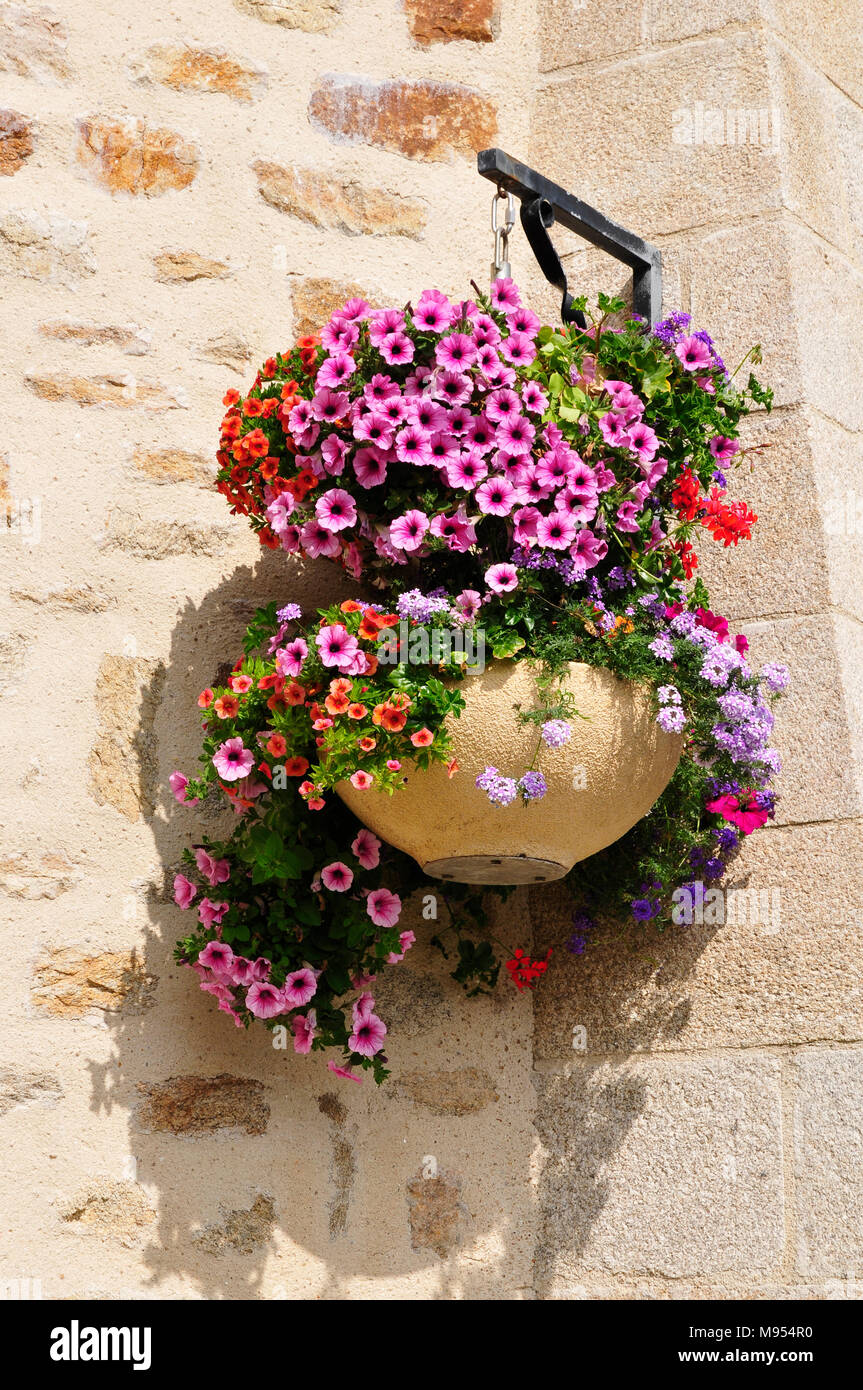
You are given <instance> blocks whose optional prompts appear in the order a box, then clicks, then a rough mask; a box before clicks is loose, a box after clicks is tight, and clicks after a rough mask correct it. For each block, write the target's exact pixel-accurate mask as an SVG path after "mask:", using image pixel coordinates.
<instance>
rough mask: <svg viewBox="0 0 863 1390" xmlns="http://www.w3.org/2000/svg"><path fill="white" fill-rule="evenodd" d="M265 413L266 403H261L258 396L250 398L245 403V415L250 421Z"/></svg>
mask: <svg viewBox="0 0 863 1390" xmlns="http://www.w3.org/2000/svg"><path fill="white" fill-rule="evenodd" d="M263 413H264V403H263V401H259V400H258V398H257V397H256V396H249V397H247V399H246V400H244V401H243V414H244V415H248V416H249V418H250V419H254V418H255V416H257V415H263Z"/></svg>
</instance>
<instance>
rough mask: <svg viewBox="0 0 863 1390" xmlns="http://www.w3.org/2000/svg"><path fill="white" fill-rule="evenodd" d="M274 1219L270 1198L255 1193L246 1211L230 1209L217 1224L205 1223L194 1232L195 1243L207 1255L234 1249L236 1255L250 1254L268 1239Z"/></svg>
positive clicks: (223, 1253) (273, 1208)
mask: <svg viewBox="0 0 863 1390" xmlns="http://www.w3.org/2000/svg"><path fill="white" fill-rule="evenodd" d="M275 1222H276V1209H275V1206H274V1205H273V1199H272V1197H265V1196H263V1195H262V1194H261V1193H258V1195H257V1197H256V1198H255V1200H254V1201H253V1203H252V1205H251V1206H250V1207H249V1208H248V1209H247V1210H243V1209H242V1208H241V1209H239V1210H237V1211H230V1212H228V1214H227V1216H226V1217H225V1220H224V1221H223V1222H221V1223H220V1224H219V1225H215V1226H208V1227H207V1228H206V1229H205V1230H203V1231H201V1233H200V1234H199V1235H196V1236H195V1244H196V1245H197V1247H198V1249H199V1250H205V1251H206V1252H207V1254H208V1255H227V1254H230V1253H231V1252H233V1251H236V1253H237V1254H238V1255H253V1254H254V1252H255V1251H256V1250H257V1249H258V1248H259V1247H260V1246H262V1245H266V1244H267V1242H268V1241H269V1240H270V1238H271V1236H272V1234H273V1227H274V1225H275Z"/></svg>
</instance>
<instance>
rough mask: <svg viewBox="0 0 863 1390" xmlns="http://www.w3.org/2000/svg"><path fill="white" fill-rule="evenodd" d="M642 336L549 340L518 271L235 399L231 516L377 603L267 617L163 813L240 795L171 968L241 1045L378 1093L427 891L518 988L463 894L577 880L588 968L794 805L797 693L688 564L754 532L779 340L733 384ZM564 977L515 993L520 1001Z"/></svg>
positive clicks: (488, 979)
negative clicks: (742, 431) (300, 1059)
mask: <svg viewBox="0 0 863 1390" xmlns="http://www.w3.org/2000/svg"><path fill="white" fill-rule="evenodd" d="M474 288H475V287H474ZM575 307H577V308H582V309H583V310H586V309H587V305H586V303H585V302H584V301H581V302H580V303H579V304H577V305H576V306H575ZM623 314H624V305H623V304H622V302H620V301H618V300H613V299H608V298H605V297H602V296H601V297H600V299H599V305H598V311H597V312H596V313H595V314H594V315H592V316H591V317H590V326H589V327H588V328H587V329H584V330H582V329H579V328H573V327H571V328H568V329H566V330H554V329H552V328H549V327H541V325H540V322H539V320H538V319H537V317H536V316H535V315H534V314H533V313H531V311H530V310H529V309H528V308H526V307H525V306H523V305H522V304H521V301H520V296H519V293H518V290H517V288H516V286H515V285H514V284H513V282H512V281H511V280H498V281H496V282H495V284H494V285H493V286H492V289H491V293H490V295H489V296H484V295H483V294H481V293H480V291H479V290H476V298H475V299H474V300H467V301H462V302H455V303H451V302H450V301H449V300H448V299H447V298H446V297H445V296H444V295H443V294H441V293H440V292H438V291H426V292H424V293H423V294H422V295H421V296H420V298H419V299H418V300H417V302H416V304H415V305H411V304H409V305H407V306H405V308H404V309H385V310H371V309H370V308H369V306H368V304H366V303H365V302H364V301H362V300H352V301H351V302H349V303H348V304H346V305H345V306H344V308H343V309H342V310H341V311H339V312H338V313H336V314H335V315H334V316H333V317H332V319H331V320H330V322H329V323H328V324H326V325H325V326H324V327H323V329H322V331H321V334H320V337H317V336H316V337H308V338H304V339H300V341H299V343H298V344H297V346H296V347H295V348H293V349H291V350H290V351H288V352H286V353H284V354H278V355H276V356H275V357H272V358H269V359H268V360H267V361H266V362H265V363H264V366H263V368H262V369H261V371H260V372H259V374H258V376H257V377H256V379H255V382H254V384H253V386H252V388H251V390H250V391H249V392H248V393H247V394H246V395H245V396H241V395H240V393H239V392H238V391H235V390H232V391H229V392H228V393H227V395H226V397H225V405H226V407H227V414H226V416H225V418H224V420H223V422H222V434H221V440H220V449H219V453H218V461H219V465H220V471H219V476H218V487H219V490H220V491H221V492H222V493H223V494H224V496H225V497H226V499H227V500H228V502H229V503H230V506H231V509H232V511H233V512H235V513H239V514H242V515H245V516H246V517H247V518H248V519H249V521H250V523H251V525H252V527H253V528H254V529H255V531H256V532H257V533H258V536H259V538H260V540H261V542H262V544H264V545H266V546H269V547H271V548H281V549H282V550H284V551H286V552H287V553H288V554H291V555H297V556H307V557H309V558H312V559H317V558H319V557H322V556H323V557H327V558H329V559H332V560H334V561H335V562H336V563H338V564H339V565H340V566H342V567H344V568H345V569H346V570H347V572H348V573H349V574H350V576H351V578H352V579H353V581H354V582H355V583H356V586H357V593H356V598H355V599H351V600H349V601H347V602H344V603H341V604H336V605H333V606H331V607H329V608H325V609H322V610H321V611H320V612H319V613H318V614H315V615H308V614H307V615H304V614H303V613H302V612H301V610H300V608H299V607H298V605H296V604H294V603H291V602H284V601H283V598H287V597H288V596H287V595H285V596H282V598H279V599H277V600H276V601H274V602H273V603H271V604H270V605H269V606H268V607H267V608H265V609H262V610H260V611H259V612H258V614H257V615H256V618H255V621H254V623H253V624H252V626H251V627H250V628H249V631H248V633H247V637H246V642H245V654H244V655H243V656H242V657H240V659H239V660H238V661H237V663H236V665H235V666H234V668H233V672H232V674H231V676H230V678H229V680H228V682H227V684H226V685H224V686H218V687H214V688H211V689H210V688H208V689H207V690H205V691H203V692H202V694H201V696H200V698H199V705H200V706H201V708H202V710H203V712H204V745H203V752H202V755H201V767H202V770H201V773H200V776H199V777H198V778H197V779H195V780H192V781H190V780H189V779H187V778H186V777H185V776H184V775H182V774H180V773H175V774H174V775H173V777H172V779H171V784H172V788H173V790H174V793H175V795H176V797H177V800H178V801H181V802H185V803H186V804H194V803H195V802H196V801H197V800H198V799H199V798H202V797H204V796H207V795H209V794H210V793H211V792H214V791H215V792H216V793H217V794H218V793H219V792H221V794H222V795H224V796H225V797H227V798H228V800H229V801H230V803H231V804H232V806H233V808H234V810H235V811H236V812H237V814H238V821H237V824H236V827H235V829H234V831H233V833H232V834H231V835H230V836H229V837H228V838H227V839H224V840H220V841H204V842H203V843H202V844H201V845H199V846H197V847H196V848H195V849H194V850H189V851H187V853H186V859H187V866H188V869H189V873H188V874H186V873H182V874H179V875H178V876H177V879H176V881H175V897H176V900H177V902H178V903H179V905H180V906H181V907H183V908H192V907H193V908H195V909H196V911H197V919H198V920H197V925H196V928H195V930H194V931H193V932H191V933H190V934H189V935H187V936H186V937H185V938H184V940H183V941H181V942H180V944H179V946H178V948H177V953H178V959H180V960H181V961H183V962H184V963H186V964H187V965H190V966H191V967H192V968H193V969H194V970H195V971H196V973H197V974H198V975H199V977H200V980H201V986H202V988H203V989H204V990H206V991H207V992H209V993H212V994H213V995H214V996H215V997H216V999H217V1001H218V1004H219V1007H220V1008H221V1009H223V1010H224V1011H225V1012H226V1013H228V1014H229V1015H230V1016H231V1017H232V1018H233V1019H234V1021H235V1023H236V1024H237V1026H247V1025H248V1024H249V1023H250V1022H251V1020H252V1019H253V1018H260V1019H262V1020H264V1022H265V1023H266V1025H267V1026H268V1027H270V1028H276V1027H282V1028H283V1029H285V1030H286V1034H285V1035H286V1036H292V1038H293V1045H294V1047H295V1048H296V1050H297V1051H300V1052H308V1051H311V1050H317V1049H320V1048H324V1047H335V1048H338V1049H341V1052H342V1056H341V1058H340V1059H339V1061H338V1062H332V1061H331V1062H330V1063H329V1065H330V1067H331V1069H333V1070H336V1071H337V1072H339V1073H340V1074H342V1075H345V1076H350V1077H353V1079H357V1080H358V1079H359V1077H358V1076H356V1074H355V1073H356V1072H357V1070H360V1069H366V1068H368V1069H371V1070H372V1071H373V1073H374V1076H375V1078H376V1079H377V1080H381V1079H382V1078H383V1077H384V1076H385V1075H386V1056H385V1051H384V1048H385V1041H384V1039H385V1035H386V1025H385V1023H384V1022H383V1021H382V1020H381V1019H380V1018H379V1017H378V1016H377V1015H376V1013H375V1012H374V999H373V995H372V993H371V992H370V989H369V986H370V985H371V984H372V981H373V979H374V977H375V974H376V973H377V971H378V969H379V968H380V967H381V966H382V965H383V964H385V963H387V962H396V961H399V960H401V959H402V958H403V957H404V954H405V952H406V951H407V950H409V949H410V947H411V946H412V944H413V941H414V935H413V933H412V932H411V931H406V930H404V929H402V928H401V927H400V925H399V923H400V915H401V911H402V905H403V903H404V901H405V900H406V898H407V896H408V895H409V894H410V893H411V892H413V891H415V890H416V889H417V888H419V887H420V886H422V885H423V884H425V885H426V888H427V890H428V889H429V888H431V887H432V886H433V887H434V891H435V893H436V895H437V897H438V898H440V899H442V900H443V902H444V903H445V904H446V906H447V908H448V909H449V913H450V918H451V922H452V927H451V928H450V929H451V930H452V931H453V932H454V935H455V937H456V941H457V951H458V958H457V963H456V968H455V970H454V971H453V974H454V975H455V977H456V978H457V979H458V980H460V981H461V982H462V983H463V984H464V985H465V986H466V987H467V988H468V989H469V990H470V991H471V992H476V991H479V990H483V989H488V988H491V987H492V986H493V985H494V983H495V982H496V979H497V974H498V969H499V966H498V962H497V960H496V958H495V956H494V952H493V950H492V946H491V944H490V941H489V939H488V937H487V935H486V934H485V932H484V931H483V930H482V929H483V927H484V917H483V899H482V894H481V892H480V891H479V890H478V889H477V888H476V887H475V886H472V884H473V883H475V882H494V883H497V884H498V885H499V884H500V883H513V882H521V881H530V880H539V879H543V878H551V877H560V876H562V875H564V874H565V875H566V878H567V882H568V884H569V885H570V886H571V887H572V889H573V892H574V896H575V901H576V905H577V910H576V913H575V918H574V925H575V930H574V932H573V934H572V936H571V937H570V939H569V941H568V942H567V946H568V949H570V950H571V951H573V952H580V951H581V950H582V949H583V947H584V941H585V932H586V931H587V930H588V929H589V927H590V926H591V925H592V923H593V916H592V914H593V913H595V912H601V911H605V912H612V913H615V914H617V915H620V914H621V913H622V914H625V915H627V916H629V917H630V918H633V919H635V920H651V919H652V920H654V921H655V922H656V924H657V925H658V926H659V927H663V926H665V925H667V924H668V923H669V922H671V920H672V916H671V904H672V895H673V893H674V891H675V890H676V889H679V888H680V887H681V886H682V885H683V886H685V885H687V884H688V883H690V882H691V881H694V880H696V879H697V880H699V881H705V880H706V881H708V882H713V881H716V880H718V879H719V878H721V876H722V874H723V873H724V871H725V868H726V865H727V863H728V861H729V859H730V858H731V857H732V856H733V854H734V853H735V851H736V850H737V848H738V845H739V843H740V837H741V836H743V835H748V834H750V833H751V832H752V830H753V829H755V828H757V827H759V826H761V825H763V824H764V823H765V822H766V821H767V820H768V819H769V818H771V817H772V816H773V814H774V805H775V794H774V793H773V792H772V791H771V789H770V781H771V778H772V776H773V774H774V773H775V772H776V771H777V770H778V767H779V761H778V757H777V754H776V753H775V751H774V750H772V749H771V748H770V746H769V742H770V734H771V729H772V723H773V716H772V713H771V708H770V707H771V703H772V701H773V699H774V697H775V696H776V695H777V694H778V692H779V691H780V690H781V689H782V688H783V686H784V685H785V683H786V679H787V673H786V672H785V669H784V668H782V667H779V666H775V665H773V666H767V667H765V668H764V669H763V670H762V671H761V673H760V675H756V674H754V673H753V672H752V671H751V670H750V669H749V667H748V665H747V662H746V650H747V643H746V639H745V638H744V637H742V636H737V637H732V636H731V634H730V633H729V630H728V624H727V622H726V620H725V619H724V618H722V617H720V616H718V615H717V614H716V613H714V612H713V611H712V610H711V608H710V600H709V596H708V594H707V591H706V588H705V586H704V585H703V583H702V582H701V581H700V580H698V579H694V575H695V570H696V568H697V563H698V562H697V556H696V553H695V550H694V548H693V544H692V543H693V540H694V538H695V536H696V535H698V534H700V535H705V534H706V533H709V534H710V535H711V536H712V537H713V538H714V539H716V540H717V541H720V542H721V543H722V544H724V545H725V546H729V545H732V544H733V545H737V543H738V542H739V541H740V540H743V539H748V538H749V536H750V534H751V528H752V526H753V524H754V523H755V521H756V520H757V518H756V517H755V515H754V514H753V513H752V512H751V511H750V510H749V508H748V507H747V506H746V504H745V503H744V502H742V501H736V500H730V499H729V495H728V492H729V485H728V476H727V475H728V474H729V473H730V472H731V471H732V470H734V469H736V468H738V467H739V466H740V463H741V462H742V460H743V458H744V456H745V454H744V450H743V449H742V448H741V447H740V444H739V440H738V433H739V424H740V420H741V418H742V417H743V416H744V415H745V414H746V413H747V412H748V411H749V410H750V409H751V407H752V405H753V404H758V405H762V406H764V407H765V408H766V409H768V410H769V409H770V405H771V394H770V392H769V391H766V390H764V389H763V388H762V387H761V386H760V385H759V383H758V381H757V380H756V378H755V377H754V376H752V375H751V374H749V375H748V381H747V383H746V385H743V386H740V385H738V384H737V377H738V375H739V373H740V371H741V369H742V367H743V366H744V365H745V363H746V362H747V361H748V360H749V359H750V358H751V360H752V362H753V363H754V362H757V360H758V351H757V349H755V350H753V352H752V353H750V354H747V358H745V359H744V363H742V364H741V367H740V368H738V369H737V371H736V372H734V373H732V374H729V373H728V372H727V371H726V369H725V366H724V364H723V362H722V361H721V359H720V357H719V355H718V353H717V350H716V348H715V346H714V344H713V342H712V340H711V339H710V337H709V336H708V335H707V334H706V333H704V332H690V331H689V320H688V317H687V316H686V315H682V314H679V315H672V317H671V318H669V319H667V320H665V321H664V322H663V323H661V324H659V325H657V327H656V328H655V329H654V330H653V331H649V330H648V329H647V326H646V325H645V324H644V322H643V321H641V320H639V319H638V318H634V317H630V318H628V319H626V320H625V321H624V322H623V326H612V324H613V322H614V321H615V319H617V320H619V319H620V317H621V316H622V315H623ZM750 452H751V451H750ZM452 823H455V825H456V836H457V838H455V839H453V841H452V843H451V844H450V843H449V842H448V841H447V835H448V830H447V827H448V825H451V824H452ZM376 831H377V832H378V833H376ZM459 846H462V847H463V848H462V850H461V852H458V847H459ZM519 846H521V848H519ZM525 846H527V848H525ZM403 851H408V852H407V853H406V852H403ZM420 866H424V867H425V869H426V871H427V873H428V874H430V875H432V876H433V877H432V879H431V880H430V879H429V878H428V877H426V876H425V874H424V873H423V871H422V868H421V867H420ZM190 875H193V876H190ZM441 882H443V883H444V885H445V886H444V887H443V888H441ZM496 891H506V890H505V888H501V887H499V886H498V887H497V889H496ZM470 926H473V927H478V928H480V933H479V936H478V937H477V936H476V934H473V935H472V934H471V932H470V931H469V930H467V928H468V927H470ZM442 935H443V933H440V935H439V937H438V941H439V944H441V945H442V946H443V943H442V942H441V941H440V936H442ZM547 965H548V960H547V959H546V960H540V961H532V960H531V959H530V958H529V957H528V956H526V955H525V954H524V953H523V952H520V951H519V952H517V953H516V955H515V956H514V957H513V958H512V959H511V960H509V961H508V962H507V969H508V971H509V973H510V976H511V978H512V980H513V982H514V983H515V984H516V985H517V986H518V987H519V988H529V987H531V986H532V985H533V984H534V983H535V982H536V980H537V979H539V978H540V977H541V975H542V974H543V973H544V971H545V969H546V968H547Z"/></svg>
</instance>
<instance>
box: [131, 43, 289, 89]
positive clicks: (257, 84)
mask: <svg viewBox="0 0 863 1390" xmlns="http://www.w3.org/2000/svg"><path fill="white" fill-rule="evenodd" d="M130 72H131V75H132V77H133V78H134V80H135V81H136V82H142V83H152V82H162V83H164V85H165V86H166V87H173V88H174V90H175V91H179V92H218V93H220V94H221V95H222V96H227V97H233V98H234V99H235V100H237V101H256V100H257V99H258V98H259V97H261V96H263V94H264V92H265V91H266V89H267V73H266V72H265V71H264V69H263V68H259V67H257V66H256V65H255V64H253V63H247V62H243V61H242V60H241V59H238V58H232V57H231V56H230V55H229V54H227V53H226V52H225V51H224V49H213V48H191V47H187V46H184V47H179V46H176V45H173V44H165V43H157V44H153V46H152V48H148V49H147V52H146V53H145V54H144V56H143V57H142V58H140V59H138V60H137V61H136V62H134V63H132V64H131V67H130Z"/></svg>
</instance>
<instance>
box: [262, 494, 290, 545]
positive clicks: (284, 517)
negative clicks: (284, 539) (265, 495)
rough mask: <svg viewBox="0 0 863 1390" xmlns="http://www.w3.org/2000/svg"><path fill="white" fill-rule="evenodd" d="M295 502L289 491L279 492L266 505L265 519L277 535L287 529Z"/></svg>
mask: <svg viewBox="0 0 863 1390" xmlns="http://www.w3.org/2000/svg"><path fill="white" fill-rule="evenodd" d="M296 509H297V504H296V502H295V501H294V499H293V497H292V496H291V494H290V493H289V492H280V493H279V495H278V497H276V498H274V499H273V501H272V502H271V503H270V504H269V506H268V507H267V521H268V522H269V523H270V526H271V528H272V529H273V531H275V533H276V535H277V536H281V535H282V533H283V532H284V531H286V530H287V528H288V526H289V524H290V519H291V517H292V516H293V514H294V512H295V511H296Z"/></svg>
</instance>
